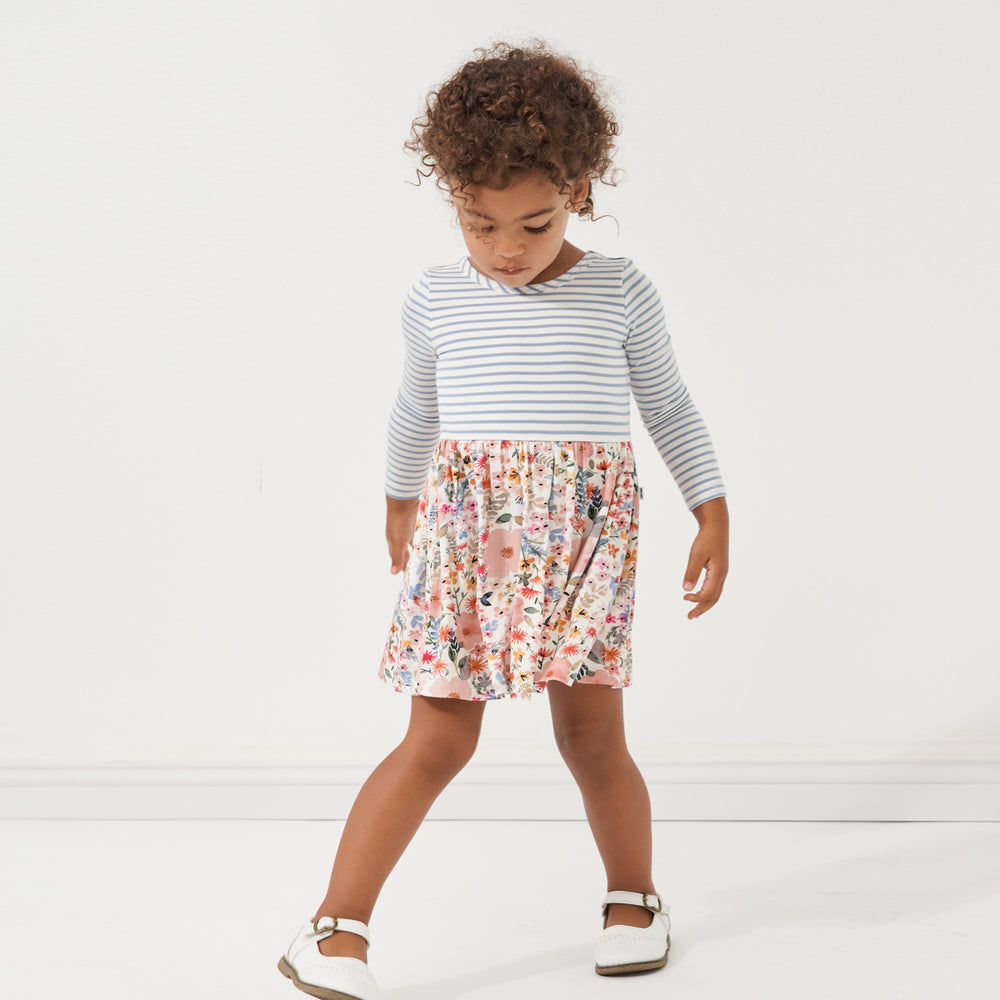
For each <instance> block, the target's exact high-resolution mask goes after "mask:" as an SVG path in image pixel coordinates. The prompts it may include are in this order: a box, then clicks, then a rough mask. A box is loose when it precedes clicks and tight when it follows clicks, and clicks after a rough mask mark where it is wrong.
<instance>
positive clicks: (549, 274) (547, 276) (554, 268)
mask: <svg viewBox="0 0 1000 1000" xmlns="http://www.w3.org/2000/svg"><path fill="white" fill-rule="evenodd" d="M584 252H585V251H583V250H581V249H580V248H579V247H575V246H573V244H572V243H570V242H569V240H563V244H562V246H561V247H560V248H559V253H558V254H557V255H556V259H555V260H554V261H552V263H551V264H549V266H548V267H547V268H545V270H544V271H539V272H538V275H537V276H536V277H534V278H532V279H531V281H529V282H528V284H529V285H540V284H541V283H542V282H543V281H551V280H552V279H553V278H558V277H559V276H560V275H561V274H565V273H566V272H567V271H568V270H569V269H570V268H571V267H573V266H574V265H575V264H579V263H580V261H581V260H583V256H584Z"/></svg>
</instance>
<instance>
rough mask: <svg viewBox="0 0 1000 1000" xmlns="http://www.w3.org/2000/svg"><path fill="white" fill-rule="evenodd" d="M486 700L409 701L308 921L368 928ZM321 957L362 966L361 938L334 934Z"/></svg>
mask: <svg viewBox="0 0 1000 1000" xmlns="http://www.w3.org/2000/svg"><path fill="white" fill-rule="evenodd" d="M485 707H486V702H485V701H463V700H462V699H459V698H429V697H424V696H422V695H414V696H413V700H412V707H411V710H410V725H409V728H408V729H407V731H406V736H405V737H404V738H403V742H402V743H400V744H399V746H398V747H396V749H395V750H393V751H392V753H390V754H389V756H388V757H386V758H385V760H383V761H382V763H381V764H379V765H378V767H377V768H375V770H374V771H373V772H372V773H371V775H370V776H369V777H368V780H367V781H366V782H365V783H364V785H363V786H362V787H361V791H360V792H358V797H357V798H356V799H355V800H354V805H353V807H352V808H351V812H350V814H349V816H348V817H347V823H346V824H345V825H344V832H343V834H342V835H341V838H340V846H339V847H338V848H337V856H336V859H335V861H334V863H333V873H332V874H331V875H330V887H329V889H328V890H327V893H326V897H325V898H324V899H323V902H322V903H320V905H319V908H318V909H317V910H316V913H315V914H314V917H313V919H316V918H318V917H322V916H331V917H349V918H351V919H352V920H361V921H363V922H364V923H368V921H369V920H370V919H371V915H372V910H373V909H374V907H375V900H376V899H377V898H378V894H379V892H380V891H381V889H382V884H383V883H384V882H385V880H386V878H388V876H389V872H391V871H392V869H393V868H394V867H395V865H396V862H397V861H398V860H399V858H400V856H401V855H402V853H403V850H404V849H405V848H406V845H407V844H408V843H409V842H410V840H411V839H412V837H413V835H414V834H415V833H416V832H417V830H418V828H419V827H420V823H421V822H422V821H423V818H424V816H425V815H426V814H427V811H428V810H429V809H430V807H431V805H433V803H434V800H435V799H436V798H437V797H438V795H439V794H440V793H441V792H442V791H443V790H444V789H445V787H446V786H447V785H448V783H449V782H450V781H451V779H452V778H454V777H455V775H456V774H458V772H459V771H461V770H462V768H463V767H464V766H465V765H466V764H467V763H468V761H469V759H470V758H471V757H472V754H473V753H474V751H475V749H476V743H477V742H478V740H479V729H480V726H481V724H482V719H483V709H484V708H485ZM319 950H320V951H321V952H322V953H323V954H324V955H347V956H353V957H354V958H360V959H363V960H365V961H367V955H366V952H365V942H364V939H363V938H361V937H360V936H358V935H357V934H352V933H350V932H349V931H336V932H335V933H334V934H332V935H330V936H329V937H327V938H324V939H323V940H322V941H321V942H320V944H319Z"/></svg>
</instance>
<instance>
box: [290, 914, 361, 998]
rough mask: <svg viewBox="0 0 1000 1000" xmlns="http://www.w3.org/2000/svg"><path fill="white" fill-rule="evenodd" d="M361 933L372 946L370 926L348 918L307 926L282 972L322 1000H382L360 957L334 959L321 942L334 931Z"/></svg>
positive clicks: (304, 989) (292, 947) (325, 918)
mask: <svg viewBox="0 0 1000 1000" xmlns="http://www.w3.org/2000/svg"><path fill="white" fill-rule="evenodd" d="M335 930H336V931H350V932H351V933H352V934H360V935H361V937H363V938H364V939H365V945H366V946H370V945H371V939H370V938H369V937H368V925H367V924H364V923H362V922H361V921H360V920H347V919H346V918H344V917H320V918H319V920H309V921H307V922H306V923H304V924H303V925H302V927H301V929H300V930H299V932H298V934H296V935H295V939H294V940H293V941H292V943H291V944H290V945H289V946H288V949H287V950H286V951H285V954H284V955H282V956H281V959H280V960H279V962H278V971H279V972H280V973H281V974H282V975H283V976H287V977H288V978H289V979H290V980H291V981H292V982H293V983H294V984H295V985H296V986H297V987H298V988H299V989H300V990H302V992H303V993H308V994H309V995H310V996H313V997H320V998H321V1000H379V990H378V983H376V982H375V977H374V976H373V975H372V974H371V970H370V969H369V968H368V965H367V963H365V962H362V961H361V959H360V958H331V957H329V956H328V955H324V954H323V953H322V952H321V951H320V950H319V942H320V941H322V940H323V938H326V937H329V936H330V935H331V934H332V933H333V932H334V931H335Z"/></svg>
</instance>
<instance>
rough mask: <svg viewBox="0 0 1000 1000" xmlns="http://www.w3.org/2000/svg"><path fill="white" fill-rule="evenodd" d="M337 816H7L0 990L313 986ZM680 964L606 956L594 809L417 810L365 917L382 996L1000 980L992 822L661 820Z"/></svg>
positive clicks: (942, 988) (0, 832)
mask: <svg viewBox="0 0 1000 1000" xmlns="http://www.w3.org/2000/svg"><path fill="white" fill-rule="evenodd" d="M341 829H342V824H341V823H339V822H321V821H301V822H299V821H295V822H292V821H242V820H211V821H208V820H192V821H187V820H175V821H154V820H135V821H133V820H114V821H100V820H90V821H88V820H42V821H28V820H6V821H0V995H2V996H3V997H11V998H15V997H16V998H17V1000H33V998H46V1000H50V998H52V997H55V996H67V997H73V998H78V1000H91V998H94V1000H104V998H106V1000H119V998H121V1000H125V998H126V997H127V998H132V997H142V998H144V1000H160V998H167V997H170V998H171V1000H176V998H177V997H184V998H202V997H205V998H208V997H239V998H241V1000H244V998H254V1000H256V998H260V1000H265V998H271V997H274V998H276V1000H281V998H284V1000H293V998H294V997H298V996H305V994H302V993H299V992H298V991H297V990H296V989H295V988H294V987H293V986H292V985H291V983H290V982H289V981H288V980H286V979H284V978H283V977H282V976H281V974H280V973H279V972H278V971H277V968H276V963H277V960H278V958H279V956H280V955H281V953H282V951H283V950H284V948H285V946H286V945H287V944H288V942H289V941H290V939H291V937H292V936H293V934H294V933H295V931H296V930H297V929H298V926H299V925H300V924H301V923H302V922H304V921H305V920H306V919H308V918H309V917H310V916H312V914H313V912H314V910H315V907H316V905H317V903H318V902H319V900H320V899H321V898H322V896H323V893H324V891H325V888H326V883H327V878H328V876H329V870H330V864H331V862H332V860H333V855H334V852H335V849H336V845H337V840H338V837H339V834H340V831H341ZM654 836H655V869H654V871H655V879H656V885H657V888H658V889H659V890H660V892H662V894H663V896H664V899H665V901H666V902H667V903H669V905H670V906H671V919H672V922H673V931H672V933H671V944H672V947H671V951H670V961H669V963H668V965H667V966H666V968H664V969H661V970H659V971H656V972H652V973H643V974H639V975H635V976H625V977H620V978H617V979H608V978H605V977H601V976H597V975H596V974H595V973H594V971H593V956H592V944H593V941H594V939H595V938H596V936H597V934H598V933H599V931H600V919H601V918H600V900H601V897H602V896H603V893H604V889H605V886H604V878H603V869H602V868H601V866H600V860H599V857H598V854H597V850H596V848H595V847H594V844H593V841H592V840H591V838H590V832H589V829H588V827H587V826H586V824H585V823H582V822H524V823H522V822H457V821H443V820H439V821H427V822H425V823H424V825H423V826H422V827H421V829H420V830H419V832H418V833H417V836H416V837H415V838H414V840H413V842H412V843H411V845H410V847H409V848H408V850H407V852H406V854H404V856H403V858H402V860H401V861H400V863H399V865H398V866H397V867H396V870H395V871H394V872H393V873H392V875H391V876H390V877H389V880H388V882H387V883H386V885H385V888H384V889H383V892H382V896H381V898H380V900H379V905H378V908H377V909H376V911H375V914H374V916H373V918H372V921H371V930H372V934H373V946H372V950H371V952H370V964H371V967H372V971H373V972H374V973H375V975H376V977H377V978H378V980H379V983H380V985H381V987H382V991H383V997H384V1000H447V998H452V997H454V998H459V997H461V998H476V1000H499V998H504V1000H510V997H511V996H512V994H516V996H517V998H518V1000H536V998H542V997H544V998H546V1000H550V998H555V1000H562V998H570V997H572V998H574V1000H588V998H598V997H601V998H606V997H628V998H644V997H669V998H671V1000H687V998H697V1000H716V998H719V1000H721V998H726V1000H732V998H735V997H747V996H749V997H761V998H767V1000H785V998H788V1000H823V998H827V997H829V998H837V1000H842V998H852V1000H855V998H857V1000H868V998H875V997H906V998H915V1000H918V998H925V997H926V998H934V1000H940V998H941V997H956V998H959V1000H978V998H986V997H990V998H991V1000H992V998H993V997H995V996H997V995H998V991H1000V944H998V942H1000V824H996V823H845V822H840V823H769V822H747V823H726V822H709V823H693V822H677V823H656V824H654Z"/></svg>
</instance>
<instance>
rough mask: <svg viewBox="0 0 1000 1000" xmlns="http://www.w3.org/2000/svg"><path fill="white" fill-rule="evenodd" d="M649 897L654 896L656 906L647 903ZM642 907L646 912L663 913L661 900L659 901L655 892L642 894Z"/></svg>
mask: <svg viewBox="0 0 1000 1000" xmlns="http://www.w3.org/2000/svg"><path fill="white" fill-rule="evenodd" d="M650 896H656V906H653V905H652V904H651V903H650V902H649V897H650ZM642 905H643V906H645V907H646V909H647V910H652V911H653V912H654V913H662V912H663V900H662V899H660V897H659V895H658V894H657V893H655V892H644V893H643V894H642Z"/></svg>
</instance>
